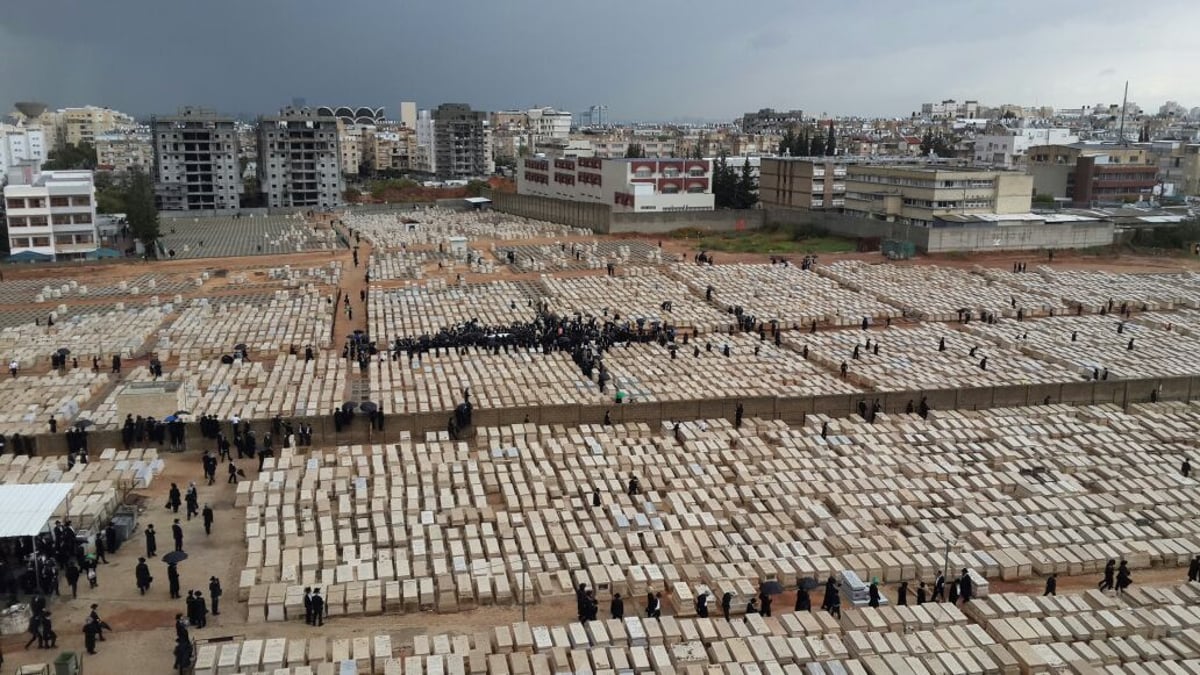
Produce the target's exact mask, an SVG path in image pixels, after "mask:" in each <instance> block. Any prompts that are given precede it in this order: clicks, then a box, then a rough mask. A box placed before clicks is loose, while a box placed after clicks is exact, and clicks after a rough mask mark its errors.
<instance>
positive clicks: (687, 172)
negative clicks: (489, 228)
mask: <svg viewBox="0 0 1200 675" xmlns="http://www.w3.org/2000/svg"><path fill="white" fill-rule="evenodd" d="M517 193H518V194H522V195H531V196H536V197H550V198H553V199H565V200H569V201H577V202H588V203H593V204H606V205H608V206H609V207H611V209H612V211H613V213H643V212H663V211H712V210H713V207H714V201H713V200H714V198H713V193H712V162H711V161H709V160H706V159H671V160H655V159H601V158H598V157H579V158H574V159H569V158H560V159H548V158H527V159H525V160H524V161H523V163H522V164H521V165H519V166H518V170H517Z"/></svg>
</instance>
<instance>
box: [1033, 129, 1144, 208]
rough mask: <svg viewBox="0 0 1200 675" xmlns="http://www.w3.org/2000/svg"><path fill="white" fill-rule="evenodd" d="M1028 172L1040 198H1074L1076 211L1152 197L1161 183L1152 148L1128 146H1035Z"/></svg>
mask: <svg viewBox="0 0 1200 675" xmlns="http://www.w3.org/2000/svg"><path fill="white" fill-rule="evenodd" d="M1026 171H1027V172H1028V173H1029V174H1030V175H1031V176H1032V177H1033V188H1034V193H1035V194H1038V195H1050V196H1052V197H1055V198H1059V199H1068V200H1070V203H1071V205H1072V206H1076V207H1088V206H1093V205H1094V204H1095V203H1097V202H1100V203H1104V202H1109V203H1118V202H1136V201H1139V200H1142V199H1147V198H1149V197H1150V195H1151V193H1152V191H1153V190H1154V186H1155V185H1157V184H1158V166H1157V163H1156V161H1155V160H1154V158H1153V157H1152V156H1151V155H1150V153H1149V150H1148V148H1146V147H1141V146H1132V145H1128V144H1124V143H1072V144H1069V145H1068V144H1062V145H1037V146H1033V147H1031V148H1029V150H1028V153H1027V161H1026Z"/></svg>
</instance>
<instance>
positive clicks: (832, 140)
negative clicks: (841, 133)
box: [825, 120, 837, 157]
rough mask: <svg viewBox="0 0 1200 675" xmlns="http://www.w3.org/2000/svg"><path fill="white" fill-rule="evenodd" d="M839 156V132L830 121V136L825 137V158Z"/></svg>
mask: <svg viewBox="0 0 1200 675" xmlns="http://www.w3.org/2000/svg"><path fill="white" fill-rule="evenodd" d="M836 154H837V132H836V131H834V128H833V120H829V135H828V136H826V137H825V156H826V157H832V156H834V155H836Z"/></svg>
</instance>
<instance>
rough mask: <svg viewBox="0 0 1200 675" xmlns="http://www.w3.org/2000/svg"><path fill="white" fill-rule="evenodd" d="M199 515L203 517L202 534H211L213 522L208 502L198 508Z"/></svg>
mask: <svg viewBox="0 0 1200 675" xmlns="http://www.w3.org/2000/svg"><path fill="white" fill-rule="evenodd" d="M200 516H201V518H203V519H204V534H206V535H209V534H212V524H213V510H212V507H211V506H209V505H208V504H205V505H204V508H203V509H201V510H200Z"/></svg>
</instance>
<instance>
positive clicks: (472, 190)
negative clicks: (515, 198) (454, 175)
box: [467, 180, 491, 197]
mask: <svg viewBox="0 0 1200 675" xmlns="http://www.w3.org/2000/svg"><path fill="white" fill-rule="evenodd" d="M490 188H491V186H489V185H488V184H487V181H483V180H473V181H469V182H468V183H467V196H468V197H482V196H484V195H485V194H486V193H487V192H488V190H489V189H490Z"/></svg>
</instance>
